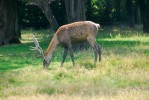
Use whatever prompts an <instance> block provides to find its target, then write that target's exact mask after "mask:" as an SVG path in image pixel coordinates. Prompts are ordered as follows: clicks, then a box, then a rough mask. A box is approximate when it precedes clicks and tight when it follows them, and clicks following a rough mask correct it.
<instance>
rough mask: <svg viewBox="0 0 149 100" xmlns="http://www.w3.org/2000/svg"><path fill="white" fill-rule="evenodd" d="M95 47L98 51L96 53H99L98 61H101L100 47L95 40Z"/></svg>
mask: <svg viewBox="0 0 149 100" xmlns="http://www.w3.org/2000/svg"><path fill="white" fill-rule="evenodd" d="M94 47H95V49H96V50H97V52H98V55H99V62H100V61H101V53H102V52H101V47H100V46H99V44H98V43H97V42H95V45H94Z"/></svg>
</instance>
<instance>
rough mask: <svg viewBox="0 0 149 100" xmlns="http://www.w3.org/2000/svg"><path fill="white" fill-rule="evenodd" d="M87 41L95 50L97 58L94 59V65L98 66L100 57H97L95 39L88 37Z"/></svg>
mask: <svg viewBox="0 0 149 100" xmlns="http://www.w3.org/2000/svg"><path fill="white" fill-rule="evenodd" d="M87 41H88V43H89V44H90V45H91V47H92V48H93V50H94V56H95V58H94V64H96V62H97V57H98V55H97V49H96V47H95V38H94V37H88V38H87Z"/></svg>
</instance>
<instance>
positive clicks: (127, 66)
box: [0, 27, 149, 100]
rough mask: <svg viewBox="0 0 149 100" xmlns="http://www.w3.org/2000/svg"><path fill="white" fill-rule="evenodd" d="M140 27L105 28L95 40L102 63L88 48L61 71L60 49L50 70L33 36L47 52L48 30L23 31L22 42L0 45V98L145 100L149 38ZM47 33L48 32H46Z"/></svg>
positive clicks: (148, 91) (148, 84) (148, 93)
mask: <svg viewBox="0 0 149 100" xmlns="http://www.w3.org/2000/svg"><path fill="white" fill-rule="evenodd" d="M140 30H141V29H139V27H136V28H135V29H129V28H127V27H105V28H102V29H101V30H100V31H99V33H98V36H97V42H98V43H99V44H100V45H101V47H102V61H101V62H100V63H99V62H98V63H97V65H96V66H95V65H94V63H93V61H94V53H93V50H92V49H91V48H89V49H87V50H82V51H80V52H78V51H75V53H74V56H75V62H76V66H74V67H73V66H72V62H71V59H70V57H69V56H67V58H66V62H65V63H64V66H63V67H60V63H61V59H62V53H63V49H62V48H61V47H59V48H58V49H57V50H56V51H55V53H54V56H53V58H52V62H51V65H50V66H49V69H48V70H44V69H43V68H42V60H41V59H39V58H35V56H36V55H37V54H38V52H34V51H30V50H29V46H34V44H33V42H32V39H31V34H34V35H35V36H36V37H37V38H38V40H39V41H40V45H41V47H42V48H43V49H44V50H46V47H47V46H48V44H49V42H50V39H51V38H52V35H51V34H52V32H51V31H47V30H40V31H35V30H23V31H22V39H21V41H22V44H17V45H8V46H3V47H0V99H4V100H148V98H149V35H147V34H144V33H142V31H140ZM49 33H50V34H49Z"/></svg>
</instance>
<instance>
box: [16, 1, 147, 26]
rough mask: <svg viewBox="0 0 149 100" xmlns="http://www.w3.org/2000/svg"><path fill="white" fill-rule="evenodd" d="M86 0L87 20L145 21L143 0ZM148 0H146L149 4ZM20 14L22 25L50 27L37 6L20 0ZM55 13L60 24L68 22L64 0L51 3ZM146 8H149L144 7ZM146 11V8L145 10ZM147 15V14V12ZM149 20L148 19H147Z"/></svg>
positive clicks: (117, 22) (110, 22)
mask: <svg viewBox="0 0 149 100" xmlns="http://www.w3.org/2000/svg"><path fill="white" fill-rule="evenodd" d="M140 1H141V2H140ZM140 1H139V0H86V2H85V15H86V20H92V21H94V22H97V23H100V24H102V25H115V24H116V25H117V24H118V25H119V24H125V25H128V26H130V27H134V26H135V25H136V24H141V23H143V12H141V9H142V8H141V7H142V6H143V5H142V4H141V3H142V2H143V0H140ZM147 1H148V0H146V1H145V0H144V3H146V4H147ZM18 7H19V16H20V24H21V27H23V28H25V27H33V28H37V29H39V28H47V27H50V24H49V23H48V21H47V19H46V17H45V15H44V13H43V12H42V10H41V9H40V8H39V7H37V6H32V5H26V3H25V2H23V1H19V2H18ZM50 7H51V9H52V12H53V15H54V16H55V19H56V20H57V22H58V24H59V25H63V24H66V23H67V19H66V17H67V15H66V8H65V2H64V0H55V1H54V2H52V3H51V4H50ZM144 9H148V8H147V7H146V8H143V10H144ZM144 11H145V10H144ZM145 15H146V16H147V14H145ZM147 22H148V21H147Z"/></svg>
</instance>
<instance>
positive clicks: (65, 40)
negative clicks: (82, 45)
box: [31, 21, 101, 68]
mask: <svg viewBox="0 0 149 100" xmlns="http://www.w3.org/2000/svg"><path fill="white" fill-rule="evenodd" d="M99 28H100V25H99V24H97V23H94V22H91V21H79V22H74V23H70V24H66V25H63V26H61V27H60V28H59V29H58V30H57V31H56V33H55V34H54V37H53V38H52V40H51V42H50V44H49V46H48V48H47V49H46V51H45V53H43V50H42V48H41V47H40V46H39V43H38V41H37V39H36V38H35V36H34V35H33V41H34V43H35V45H36V47H31V48H32V50H38V51H39V52H40V55H41V57H42V58H43V66H44V68H48V66H49V65H50V62H51V58H52V54H53V52H54V51H55V50H56V48H57V47H58V46H59V45H62V46H63V47H64V53H63V59H62V62H61V66H63V63H64V61H65V58H66V56H67V53H68V50H69V53H70V56H71V59H72V63H73V66H74V65H75V62H74V56H73V49H72V43H76V42H81V41H84V40H87V41H88V43H89V44H90V45H91V46H92V48H93V50H94V54H95V59H94V63H96V62H97V56H98V55H99V61H100V60H101V47H100V46H99V45H98V44H97V42H96V34H97V31H98V29H99ZM97 54H98V55H97Z"/></svg>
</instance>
